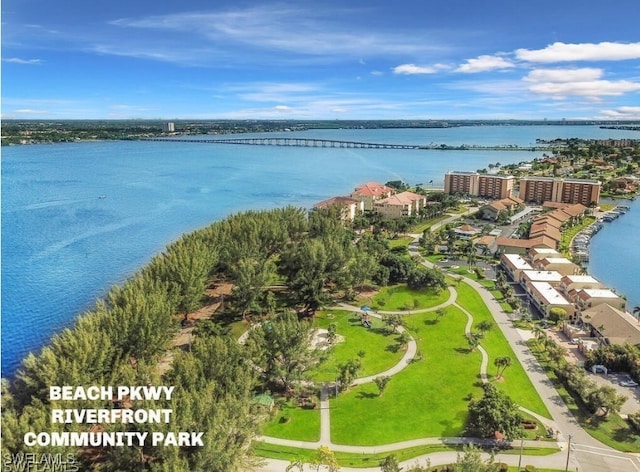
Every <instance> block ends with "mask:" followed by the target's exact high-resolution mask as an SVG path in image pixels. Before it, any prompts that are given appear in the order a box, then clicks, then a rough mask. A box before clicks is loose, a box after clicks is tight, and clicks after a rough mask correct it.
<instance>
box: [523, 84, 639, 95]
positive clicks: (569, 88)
mask: <svg viewBox="0 0 640 472" xmlns="http://www.w3.org/2000/svg"><path fill="white" fill-rule="evenodd" d="M529 90H531V91H532V92H533V93H536V94H540V95H550V96H551V97H552V98H553V97H555V98H565V97H567V96H581V97H588V98H598V97H601V96H619V95H624V94H625V93H628V92H637V91H639V90H640V84H637V83H634V82H629V81H628V80H619V81H615V82H614V81H610V80H591V81H587V82H543V83H539V84H534V85H531V87H529Z"/></svg>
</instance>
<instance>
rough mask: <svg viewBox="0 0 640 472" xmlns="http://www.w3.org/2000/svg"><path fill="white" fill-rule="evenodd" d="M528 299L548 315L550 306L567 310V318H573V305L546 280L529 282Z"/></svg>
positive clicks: (574, 310)
mask: <svg viewBox="0 0 640 472" xmlns="http://www.w3.org/2000/svg"><path fill="white" fill-rule="evenodd" d="M529 294H530V299H531V301H532V302H533V303H534V305H536V306H537V307H538V309H539V310H540V311H541V312H542V313H544V315H545V317H546V316H548V315H549V311H551V309H552V308H562V309H563V310H565V311H566V312H567V319H569V320H572V319H574V318H575V312H576V309H575V306H574V305H573V303H571V302H570V301H569V300H567V299H566V297H565V296H564V295H563V294H562V293H561V292H560V291H559V290H558V289H557V288H555V287H554V286H553V285H551V284H550V283H548V282H531V284H529Z"/></svg>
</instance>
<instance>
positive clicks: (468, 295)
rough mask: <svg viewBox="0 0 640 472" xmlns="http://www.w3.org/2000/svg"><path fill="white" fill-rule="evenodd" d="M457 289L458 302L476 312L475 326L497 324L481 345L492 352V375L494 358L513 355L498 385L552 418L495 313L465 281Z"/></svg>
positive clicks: (494, 371)
mask: <svg viewBox="0 0 640 472" xmlns="http://www.w3.org/2000/svg"><path fill="white" fill-rule="evenodd" d="M456 290H457V291H458V300H457V303H458V304H460V306H462V307H464V308H465V309H466V310H467V311H469V312H470V313H471V314H472V315H473V320H474V321H473V323H474V326H477V325H478V323H480V322H481V321H483V320H488V321H491V322H493V323H494V327H493V329H491V330H489V331H487V332H486V333H485V336H484V338H483V339H482V340H481V341H480V344H481V345H482V347H484V348H485V350H486V351H487V354H488V355H489V365H488V367H487V371H488V374H489V375H490V378H492V377H493V376H495V373H496V368H495V367H494V365H493V361H494V360H495V358H496V357H501V356H509V357H511V359H512V360H513V364H512V365H511V366H510V367H508V368H507V370H506V371H505V373H504V380H503V381H501V382H497V383H496V385H497V386H498V388H500V389H501V390H502V391H503V392H505V393H506V394H507V395H509V396H510V397H511V398H512V400H513V401H515V402H516V403H517V404H518V405H520V406H523V407H525V408H527V409H529V410H531V411H534V412H536V413H538V414H539V415H542V416H545V417H547V418H551V414H550V413H549V411H548V410H547V407H546V406H545V405H544V403H543V402H542V399H541V398H540V395H538V392H537V391H536V389H535V388H534V387H533V384H532V383H531V381H530V380H529V377H528V376H527V374H526V372H525V370H524V368H523V367H522V366H521V365H520V363H519V362H518V360H517V358H516V355H515V353H514V352H513V349H511V346H510V345H509V342H508V341H507V340H506V339H505V337H504V336H503V334H502V332H501V331H500V328H499V327H498V326H497V325H495V321H494V319H493V316H492V315H491V313H490V312H489V309H488V308H487V306H486V305H485V303H484V301H483V300H482V298H481V297H480V294H478V292H476V291H475V290H474V289H473V288H472V287H471V286H470V285H468V284H466V283H461V284H459V285H458V287H457V288H456ZM473 329H474V328H473V327H472V330H473Z"/></svg>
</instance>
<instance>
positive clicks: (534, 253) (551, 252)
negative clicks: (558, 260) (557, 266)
mask: <svg viewBox="0 0 640 472" xmlns="http://www.w3.org/2000/svg"><path fill="white" fill-rule="evenodd" d="M529 257H531V260H532V261H533V262H534V263H535V262H536V261H539V260H540V259H545V258H547V257H562V254H560V253H559V252H558V251H556V250H555V249H551V248H548V247H534V248H532V249H531V250H530V251H529Z"/></svg>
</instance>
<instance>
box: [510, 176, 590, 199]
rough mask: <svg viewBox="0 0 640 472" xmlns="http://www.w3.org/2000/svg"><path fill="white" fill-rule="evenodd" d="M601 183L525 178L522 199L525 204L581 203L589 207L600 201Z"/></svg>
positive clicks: (521, 193) (521, 187) (550, 178)
mask: <svg viewBox="0 0 640 472" xmlns="http://www.w3.org/2000/svg"><path fill="white" fill-rule="evenodd" d="M601 185H602V184H601V183H600V182H598V181H597V180H586V179H555V178H552V177H536V176H530V177H523V178H522V179H520V195H519V196H520V198H521V199H522V200H524V201H525V202H535V203H539V204H541V203H543V202H547V201H548V202H560V203H580V204H582V205H584V206H589V205H591V204H592V203H598V201H599V200H600V187H601Z"/></svg>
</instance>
